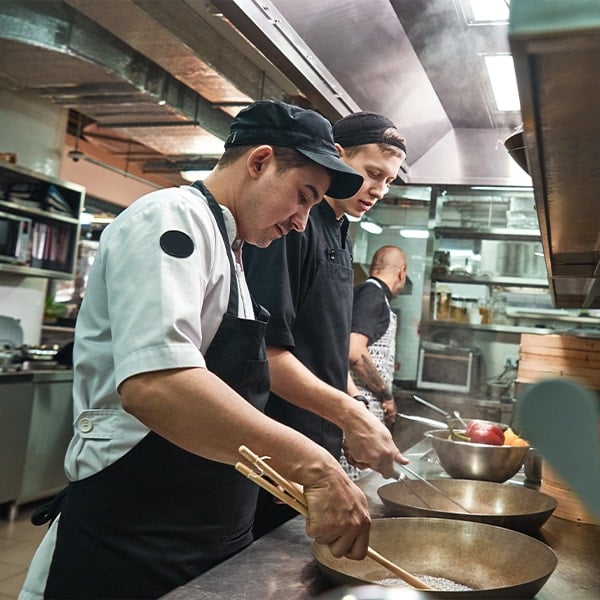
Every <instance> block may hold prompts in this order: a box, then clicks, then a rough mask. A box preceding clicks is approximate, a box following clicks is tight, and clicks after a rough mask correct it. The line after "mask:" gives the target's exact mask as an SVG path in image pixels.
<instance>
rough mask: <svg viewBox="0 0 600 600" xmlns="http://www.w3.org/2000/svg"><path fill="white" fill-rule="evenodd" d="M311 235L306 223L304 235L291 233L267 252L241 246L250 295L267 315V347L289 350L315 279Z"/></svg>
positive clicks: (312, 233) (248, 246)
mask: <svg viewBox="0 0 600 600" xmlns="http://www.w3.org/2000/svg"><path fill="white" fill-rule="evenodd" d="M313 238H314V231H313V227H312V224H311V221H310V219H309V221H308V223H307V225H306V229H305V230H304V232H302V233H299V232H297V231H291V232H290V233H288V234H287V235H285V236H283V237H281V238H279V239H276V240H274V241H273V242H271V244H269V246H267V247H266V248H257V247H256V246H252V245H250V244H244V248H243V261H244V274H245V276H246V281H247V282H248V287H249V288H250V293H251V294H252V296H253V297H254V299H255V300H256V302H258V303H259V304H261V305H262V306H264V307H265V308H266V309H267V310H268V311H269V312H270V313H271V316H270V317H269V322H268V324H267V330H266V333H265V341H266V344H267V346H277V347H281V348H286V349H288V350H292V349H293V348H294V346H295V340H294V322H295V319H296V314H297V311H298V307H299V306H300V304H301V302H302V299H303V298H304V296H305V295H306V293H307V291H308V288H309V286H310V284H311V282H312V281H313V279H314V271H315V269H316V266H315V265H316V262H317V261H316V260H313V259H312V258H311V257H313V256H314V254H315V252H316V250H315V248H314V239H313Z"/></svg>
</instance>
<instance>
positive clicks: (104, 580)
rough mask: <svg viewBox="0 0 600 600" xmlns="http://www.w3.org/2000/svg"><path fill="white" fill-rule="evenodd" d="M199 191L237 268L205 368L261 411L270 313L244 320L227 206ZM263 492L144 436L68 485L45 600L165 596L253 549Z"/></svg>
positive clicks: (227, 469)
mask: <svg viewBox="0 0 600 600" xmlns="http://www.w3.org/2000/svg"><path fill="white" fill-rule="evenodd" d="M197 187H198V188H199V189H201V190H202V192H203V193H204V195H205V196H206V197H207V199H208V202H209V206H210V209H211V211H212V213H213V215H214V217H215V219H216V220H217V223H218V225H219V229H220V231H221V234H222V237H223V241H224V243H225V245H226V247H227V250H228V256H229V260H230V267H231V289H230V293H229V305H228V308H227V313H226V314H225V316H224V318H223V322H222V323H221V325H220V327H219V329H218V331H217V333H216V335H215V338H214V339H213V341H212V343H211V344H210V346H209V348H208V351H207V353H206V356H205V359H206V364H207V367H208V369H209V370H210V371H212V372H213V373H215V374H216V375H218V376H219V377H220V378H221V379H223V380H224V381H225V382H227V383H228V384H229V385H230V386H231V387H232V388H233V389H235V390H236V391H237V392H238V393H239V394H240V395H242V396H243V397H244V398H245V399H246V400H248V401H249V402H250V403H251V404H252V405H253V406H255V407H256V408H258V409H259V410H263V409H264V405H265V403H266V400H267V397H268V390H269V376H268V365H267V361H266V351H265V344H264V332H265V328H266V323H267V320H268V312H267V311H266V310H264V309H262V307H258V306H255V314H256V318H257V320H255V321H254V320H247V319H240V318H238V286H237V281H236V275H235V269H234V265H233V260H232V258H231V253H230V245H229V241H228V238H227V233H226V230H225V222H224V219H223V215H222V212H221V208H220V207H219V206H218V204H217V203H216V201H215V200H214V198H213V197H212V196H211V195H210V193H209V192H208V191H207V190H206V189H205V188H204V186H203V185H202V184H201V183H200V182H198V185H197ZM249 442H251V440H249ZM257 491H258V487H257V486H256V485H255V484H253V483H252V482H250V481H249V480H248V479H246V478H245V477H243V476H242V475H240V474H239V473H238V472H237V471H236V470H235V469H234V468H233V467H232V466H229V465H224V464H221V463H217V462H213V461H209V460H205V459H203V458H200V457H198V456H196V455H194V454H191V453H189V452H187V451H185V450H182V449H181V448H179V447H177V446H175V445H174V444H171V443H170V442H168V441H166V440H165V439H164V438H161V437H160V436H159V435H157V434H155V433H154V432H150V433H148V435H147V436H146V437H145V438H144V439H143V440H142V441H141V442H140V443H139V444H137V445H136V446H135V447H134V448H132V449H131V450H130V451H129V452H128V453H127V454H126V455H125V456H123V457H122V458H121V459H119V460H118V461H116V462H115V463H113V464H112V465H110V466H109V467H108V468H106V469H104V470H102V471H101V472H99V473H97V474H95V475H93V476H91V477H88V478H86V479H83V480H80V481H75V482H72V483H71V484H70V485H69V486H68V488H67V493H66V495H65V498H64V500H63V502H62V506H61V508H60V512H61V515H60V520H59V523H58V541H57V545H56V548H55V552H54V556H53V560H52V564H51V569H50V574H49V576H48V581H47V586H46V594H45V598H69V599H71V600H73V599H77V598H93V599H95V600H100V599H109V598H110V599H111V600H114V599H117V598H130V599H132V598H158V597H159V596H162V595H164V594H165V593H167V592H168V591H170V590H172V589H174V588H175V587H177V586H179V585H183V584H185V583H186V582H188V581H190V580H191V579H193V578H194V577H196V576H198V575H200V574H201V573H203V572H204V571H206V570H207V569H209V568H210V567H212V566H213V565H215V564H217V563H219V562H221V561H222V560H224V559H225V558H227V557H228V556H230V555H232V554H233V553H235V552H237V551H238V550H240V549H242V548H244V547H245V546H246V545H248V544H249V543H250V542H251V541H252V534H251V527H252V519H253V514H254V508H255V503H256V497H257Z"/></svg>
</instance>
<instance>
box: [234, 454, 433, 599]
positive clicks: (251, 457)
mask: <svg viewBox="0 0 600 600" xmlns="http://www.w3.org/2000/svg"><path fill="white" fill-rule="evenodd" d="M239 452H240V454H241V455H242V456H243V457H244V458H245V459H246V460H247V461H248V462H250V463H251V464H253V465H254V466H255V468H256V469H257V470H256V471H255V470H253V469H251V468H250V467H248V466H247V465H245V464H244V463H240V462H239V463H236V465H235V468H236V469H237V470H238V471H239V472H240V473H242V474H243V475H245V476H246V477H248V479H250V480H251V481H253V482H254V483H256V484H257V485H259V486H260V487H262V488H263V489H265V490H267V491H268V492H270V493H271V494H273V496H275V497H276V498H279V500H281V501H282V502H285V504H287V505H288V506H291V507H292V508H294V509H295V510H297V511H298V512H299V513H300V514H302V515H304V516H305V517H307V516H308V509H307V503H306V498H305V497H304V494H303V493H302V491H301V490H300V488H299V487H298V486H297V484H295V483H293V482H290V481H288V480H287V479H285V478H284V477H282V476H281V475H280V474H279V473H277V471H275V470H274V469H273V468H271V467H270V466H269V465H268V464H267V463H266V462H265V461H264V460H263V459H262V458H261V457H260V456H258V455H257V454H254V452H252V450H250V449H249V448H247V447H246V446H240V447H239ZM265 458H268V457H265ZM263 475H266V476H267V477H268V478H269V479H270V480H271V481H268V480H267V479H265V478H264V477H263ZM271 482H273V483H271ZM277 486H280V487H277ZM280 488H283V489H280ZM367 556H368V557H369V558H371V559H373V560H374V561H375V562H377V563H379V564H380V565H381V566H383V567H385V568H386V569H387V570H388V571H390V572H391V573H393V574H394V575H395V576H396V577H399V578H400V579H402V580H404V581H406V582H407V583H408V584H409V585H411V586H413V587H414V588H417V589H420V590H431V589H433V588H431V587H430V586H428V585H427V584H426V583H424V582H423V581H421V580H420V579H419V578H418V577H415V576H414V575H412V574H411V573H409V572H408V571H405V570H404V569H403V568H402V567H399V566H398V565H396V564H395V563H393V562H391V561H390V560H388V559H387V558H385V557H384V556H382V555H381V554H379V553H378V552H376V551H375V550H373V548H371V546H369V547H368V548H367Z"/></svg>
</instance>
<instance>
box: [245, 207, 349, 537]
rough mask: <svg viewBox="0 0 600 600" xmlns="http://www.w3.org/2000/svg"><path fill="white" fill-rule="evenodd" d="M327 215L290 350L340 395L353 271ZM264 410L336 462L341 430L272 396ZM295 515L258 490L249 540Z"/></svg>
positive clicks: (340, 232)
mask: <svg viewBox="0 0 600 600" xmlns="http://www.w3.org/2000/svg"><path fill="white" fill-rule="evenodd" d="M317 208H320V207H317ZM323 208H324V209H325V208H328V207H323ZM313 210H315V209H313ZM328 210H329V211H330V209H328ZM323 213H324V214H323ZM331 213H333V211H331ZM327 214H328V213H327V210H323V211H322V212H321V213H320V215H319V218H320V219H321V220H323V221H324V225H322V227H323V228H324V234H325V240H324V242H323V243H324V245H325V246H326V247H323V248H321V249H320V254H321V255H320V257H319V260H318V265H317V271H316V275H315V277H314V279H313V282H312V284H311V286H310V289H309V290H308V292H307V294H306V296H305V297H304V299H303V301H302V303H301V305H300V306H299V309H298V313H297V315H296V319H295V322H294V340H295V347H294V349H293V351H292V352H293V354H294V356H296V358H298V360H299V361H300V362H301V363H302V364H303V365H304V366H306V367H307V368H308V369H310V371H311V372H312V373H314V374H315V375H316V376H317V377H319V378H320V379H322V380H323V381H325V382H327V383H328V384H329V385H331V386H333V387H335V388H337V389H339V390H343V391H346V390H347V388H348V355H349V345H350V329H351V326H352V284H353V274H354V272H353V269H352V254H351V249H350V248H347V247H346V244H348V243H349V241H348V240H347V239H346V227H343V226H342V227H340V225H339V224H338V223H337V222H335V221H334V220H333V219H334V217H333V214H331V216H330V218H331V220H332V223H329V224H328V222H327V221H328V220H329V218H328V217H327V216H326V215H327ZM265 412H266V414H267V415H268V416H270V417H271V418H273V419H275V420H276V421H278V422H280V423H283V424H285V425H288V426H290V427H292V429H295V430H296V431H299V432H300V433H303V434H304V435H306V436H307V437H309V438H310V439H311V440H313V441H314V442H316V443H317V444H319V445H320V446H322V447H324V448H325V449H327V450H328V451H329V452H330V453H331V454H332V455H333V456H334V457H335V459H336V460H338V459H339V457H340V454H341V451H342V438H343V432H342V430H341V429H340V428H339V427H337V425H334V424H333V423H332V422H331V421H328V420H327V419H324V418H322V417H320V416H319V415H317V414H315V413H313V412H310V411H307V410H304V409H302V408H299V407H298V406H295V405H293V404H291V403H289V402H286V401H285V400H283V399H282V398H280V397H279V396H276V395H275V394H271V396H270V397H269V402H268V403H267V407H266V409H265ZM296 514H297V513H295V512H294V510H293V509H291V508H290V507H288V506H287V505H285V504H276V503H274V502H273V498H272V496H271V495H270V494H269V493H268V492H265V491H264V490H262V489H261V490H260V492H259V499H258V504H257V508H256V515H255V519H254V529H253V533H254V537H255V539H258V538H259V537H261V536H263V535H264V534H265V533H268V532H269V531H271V530H272V529H274V528H275V527H277V526H279V525H281V524H282V523H284V522H286V521H288V520H289V519H291V518H293V517H294V516H296Z"/></svg>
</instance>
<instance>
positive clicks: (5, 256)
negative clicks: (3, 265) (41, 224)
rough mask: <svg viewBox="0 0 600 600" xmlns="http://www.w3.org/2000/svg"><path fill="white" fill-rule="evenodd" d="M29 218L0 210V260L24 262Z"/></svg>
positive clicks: (27, 243)
mask: <svg viewBox="0 0 600 600" xmlns="http://www.w3.org/2000/svg"><path fill="white" fill-rule="evenodd" d="M30 233H31V219H28V218H27V217H21V216H19V215H12V214H9V213H5V212H0V261H3V262H10V263H26V262H27V250H28V247H29V236H30Z"/></svg>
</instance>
